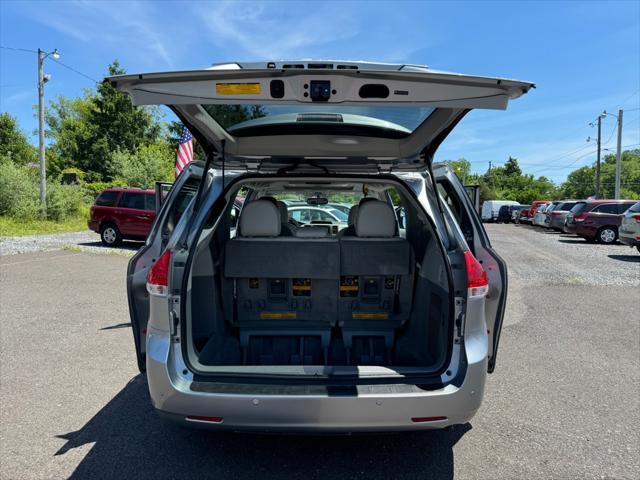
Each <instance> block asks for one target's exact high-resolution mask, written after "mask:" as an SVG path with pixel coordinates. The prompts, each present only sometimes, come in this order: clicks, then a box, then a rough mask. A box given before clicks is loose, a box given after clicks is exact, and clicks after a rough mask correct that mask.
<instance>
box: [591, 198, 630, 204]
mask: <svg viewBox="0 0 640 480" xmlns="http://www.w3.org/2000/svg"><path fill="white" fill-rule="evenodd" d="M580 201H583V200H580ZM627 202H634V203H635V202H637V200H631V199H629V198H617V199H616V198H611V199H601V198H599V199H598V200H586V203H590V204H591V203H592V204H600V203H627Z"/></svg>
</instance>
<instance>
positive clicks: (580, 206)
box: [571, 202, 587, 213]
mask: <svg viewBox="0 0 640 480" xmlns="http://www.w3.org/2000/svg"><path fill="white" fill-rule="evenodd" d="M586 206H587V203H586V202H578V203H576V204H575V205H574V206H573V208H572V209H571V213H580V212H582V211H583V210H584V209H585V207H586Z"/></svg>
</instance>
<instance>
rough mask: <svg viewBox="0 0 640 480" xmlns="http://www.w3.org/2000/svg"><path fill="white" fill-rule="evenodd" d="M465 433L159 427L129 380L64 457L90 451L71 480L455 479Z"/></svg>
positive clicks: (141, 389)
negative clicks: (243, 431)
mask: <svg viewBox="0 0 640 480" xmlns="http://www.w3.org/2000/svg"><path fill="white" fill-rule="evenodd" d="M470 429H471V425H469V424H465V425H460V426H457V427H454V428H452V429H449V430H442V431H440V430H439V431H433V432H412V433H403V434H396V435H354V436H283V435H251V434H234V433H212V432H207V431H201V430H189V429H185V428H182V427H179V426H175V425H173V424H170V423H166V422H164V421H162V420H161V419H160V418H159V417H158V416H157V414H156V413H155V412H154V411H153V408H152V407H151V404H150V401H149V394H148V391H147V385H146V378H145V377H144V376H142V375H138V376H136V377H134V378H133V379H132V380H131V381H130V382H129V383H128V384H127V386H126V387H125V388H124V389H123V390H122V391H121V392H120V393H118V395H116V396H115V397H114V398H113V399H112V400H111V401H110V402H109V403H108V404H107V405H106V406H105V407H104V408H103V409H102V410H100V411H99V412H98V413H97V414H96V415H95V416H94V417H93V418H92V419H91V420H89V422H88V423H87V424H86V425H84V426H83V427H82V429H80V430H78V431H76V432H69V433H64V434H61V435H59V436H58V437H59V438H62V439H64V440H66V443H65V444H64V445H63V446H62V448H60V450H58V452H56V455H65V454H66V453H67V452H68V451H69V450H71V449H73V448H77V447H79V446H81V445H85V444H90V443H94V445H93V447H92V448H91V450H90V451H89V453H88V454H87V455H86V457H84V459H83V460H82V461H81V462H80V464H79V465H78V466H77V468H76V470H75V471H74V472H73V474H72V475H71V478H74V479H80V478H138V479H139V478H154V479H164V478H214V477H217V478H233V479H240V478H252V479H255V478H261V479H262V478H272V477H273V478H282V477H283V476H285V475H286V477H288V478H328V477H341V478H356V477H366V478H367V479H372V478H385V479H387V478H413V477H421V478H423V477H425V476H427V477H429V478H435V479H449V478H453V473H454V469H453V465H454V463H453V460H454V459H453V446H454V445H455V444H456V443H457V442H458V440H459V439H460V438H461V437H462V436H463V435H464V434H465V433H466V432H467V431H469V430H470Z"/></svg>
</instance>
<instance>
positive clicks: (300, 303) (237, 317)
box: [224, 199, 340, 358]
mask: <svg viewBox="0 0 640 480" xmlns="http://www.w3.org/2000/svg"><path fill="white" fill-rule="evenodd" d="M280 231H281V221H280V211H279V209H278V207H277V206H276V205H274V203H273V202H271V201H269V200H263V199H260V200H254V201H252V202H250V203H248V204H247V205H245V206H244V208H243V210H242V214H241V216H240V232H241V235H240V236H238V237H235V238H232V239H231V240H229V241H228V242H227V245H226V247H225V253H224V276H225V278H226V279H227V280H228V281H231V282H233V287H232V291H233V292H235V293H234V298H233V303H232V304H231V305H225V311H226V313H227V318H231V319H232V320H231V321H232V324H234V325H235V326H237V327H239V329H240V341H241V346H242V347H247V346H248V345H249V342H250V340H251V337H265V336H295V335H300V336H307V337H308V336H320V337H321V338H322V340H321V341H322V347H323V348H325V349H326V348H328V344H329V340H330V331H331V327H332V326H333V325H334V324H335V322H336V318H337V295H336V292H337V291H338V285H339V276H340V268H339V261H340V246H339V243H338V241H337V240H335V239H333V238H297V237H282V236H279V235H280ZM325 358H326V357H325Z"/></svg>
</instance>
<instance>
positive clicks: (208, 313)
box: [186, 179, 452, 372]
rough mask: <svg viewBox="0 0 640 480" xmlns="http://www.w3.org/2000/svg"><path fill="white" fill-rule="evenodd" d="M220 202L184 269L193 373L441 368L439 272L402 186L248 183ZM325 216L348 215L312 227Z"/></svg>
mask: <svg viewBox="0 0 640 480" xmlns="http://www.w3.org/2000/svg"><path fill="white" fill-rule="evenodd" d="M287 182H289V183H287ZM228 200H229V201H228V205H227V210H226V211H225V213H224V214H223V215H222V216H221V217H220V219H219V221H218V222H217V223H216V222H212V223H213V224H212V225H210V226H209V227H207V226H206V225H205V227H204V229H203V231H202V234H201V236H200V239H199V241H198V246H197V250H196V251H195V253H194V256H193V260H192V262H191V270H190V275H189V288H188V289H187V295H188V297H187V312H188V313H189V318H188V319H187V324H186V325H187V332H188V338H187V341H189V342H190V344H189V346H190V348H189V351H190V352H191V353H192V358H190V360H191V361H192V363H193V364H195V365H196V366H197V368H198V370H202V371H215V370H216V367H221V366H225V367H228V366H234V365H236V366H243V367H251V366H255V367H256V368H257V369H258V370H259V371H260V372H268V367H269V366H299V365H301V366H324V367H340V366H345V367H347V366H348V367H354V366H381V367H391V368H393V367H420V368H423V369H426V370H429V369H434V370H436V369H438V368H439V367H440V366H441V365H442V364H443V362H444V360H445V357H446V353H447V346H448V345H449V342H450V335H451V327H452V321H451V316H452V311H451V303H452V302H451V297H450V294H451V292H450V291H449V272H448V271H447V268H448V266H447V262H446V261H445V257H444V253H443V252H442V250H441V248H440V246H439V243H438V242H437V239H436V237H435V234H434V232H433V229H432V226H431V225H430V223H429V222H428V221H427V217H426V214H425V213H424V211H422V210H421V209H420V207H419V206H418V205H417V204H416V202H415V198H414V197H412V196H411V195H410V194H409V193H408V191H407V190H405V189H404V188H403V187H402V186H401V185H399V184H392V183H385V182H382V181H376V182H372V181H371V180H367V181H366V182H364V181H362V182H360V181H354V180H353V179H350V180H349V181H348V182H339V181H335V182H333V183H332V186H331V188H328V186H327V182H326V180H325V181H324V182H323V183H322V184H318V182H317V180H307V181H306V183H305V182H302V181H299V180H297V181H296V182H295V183H291V181H290V180H286V181H285V180H283V181H275V180H271V181H269V182H265V181H255V182H253V183H250V184H248V185H245V186H244V187H243V189H242V190H241V191H240V190H239V191H238V192H236V193H233V194H231V195H230V196H229V199H228ZM339 201H340V202H341V203H340V202H339ZM307 207H308V208H307ZM332 208H333V209H338V208H340V209H342V210H343V211H344V212H345V215H344V216H343V217H341V216H339V215H337V214H335V215H336V218H337V220H336V221H335V222H333V221H326V220H322V219H319V220H318V219H316V220H315V221H314V220H313V218H315V217H313V216H314V215H315V214H316V213H318V210H316V209H322V210H325V211H326V210H329V211H331V209H332ZM307 209H308V211H309V212H310V213H309V214H308V216H307V217H305V216H304V215H306V213H305V214H304V215H302V214H301V215H302V216H300V215H298V213H297V212H300V211H305V212H306V210H307ZM346 212H348V214H347V213H346ZM334 213H335V212H334ZM319 214H322V212H319ZM347 215H348V218H347ZM296 218H298V219H299V220H296ZM341 219H343V220H345V221H344V222H341V221H340V220H341Z"/></svg>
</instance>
